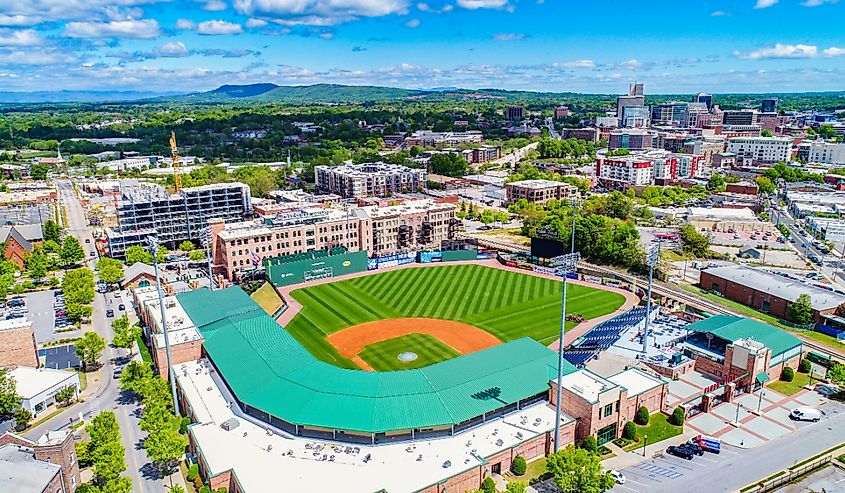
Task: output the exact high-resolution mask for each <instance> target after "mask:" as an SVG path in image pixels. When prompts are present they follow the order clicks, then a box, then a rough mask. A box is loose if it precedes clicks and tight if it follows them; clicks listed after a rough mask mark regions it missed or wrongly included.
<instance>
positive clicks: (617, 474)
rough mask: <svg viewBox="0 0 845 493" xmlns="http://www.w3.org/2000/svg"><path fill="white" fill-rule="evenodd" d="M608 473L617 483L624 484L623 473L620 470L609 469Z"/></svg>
mask: <svg viewBox="0 0 845 493" xmlns="http://www.w3.org/2000/svg"><path fill="white" fill-rule="evenodd" d="M608 473H609V474H610V475H611V476H613V479H615V480H616V483H617V484H625V475H624V474H622V473H621V472H619V471H617V470H616V469H611V470H610V471H608Z"/></svg>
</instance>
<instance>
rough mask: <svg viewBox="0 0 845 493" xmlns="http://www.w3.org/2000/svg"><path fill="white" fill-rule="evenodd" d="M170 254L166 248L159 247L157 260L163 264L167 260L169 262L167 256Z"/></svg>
mask: <svg viewBox="0 0 845 493" xmlns="http://www.w3.org/2000/svg"><path fill="white" fill-rule="evenodd" d="M169 254H170V250H168V249H167V248H165V247H164V246H159V247H158V250H156V260H158V262H159V263H162V262H164V261H165V260H167V256H168V255H169Z"/></svg>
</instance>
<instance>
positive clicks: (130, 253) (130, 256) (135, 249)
mask: <svg viewBox="0 0 845 493" xmlns="http://www.w3.org/2000/svg"><path fill="white" fill-rule="evenodd" d="M139 262H140V263H142V264H147V265H153V255H152V254H151V253H150V252H149V251H147V249H146V248H144V247H142V246H140V245H132V246H131V247H129V248H127V249H126V265H134V264H137V263H139Z"/></svg>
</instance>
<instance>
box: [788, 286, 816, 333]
mask: <svg viewBox="0 0 845 493" xmlns="http://www.w3.org/2000/svg"><path fill="white" fill-rule="evenodd" d="M789 318H790V320H792V321H793V322H795V323H796V324H799V325H809V324H811V323H813V304H812V301H811V299H810V295H809V294H807V293H801V294H800V295H799V296H798V299H797V300H796V301H795V303H790V304H789Z"/></svg>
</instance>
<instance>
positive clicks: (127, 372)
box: [120, 361, 153, 395]
mask: <svg viewBox="0 0 845 493" xmlns="http://www.w3.org/2000/svg"><path fill="white" fill-rule="evenodd" d="M151 378H153V370H152V368H151V367H150V365H149V364H147V363H144V362H142V361H131V362H130V363H129V364H128V365H126V368H124V370H123V373H121V374H120V389H121V390H128V391H130V392H135V393H136V394H138V395H140V394H141V389H142V386H143V385H144V383H145V382H146V381H147V380H148V379H151Z"/></svg>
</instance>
